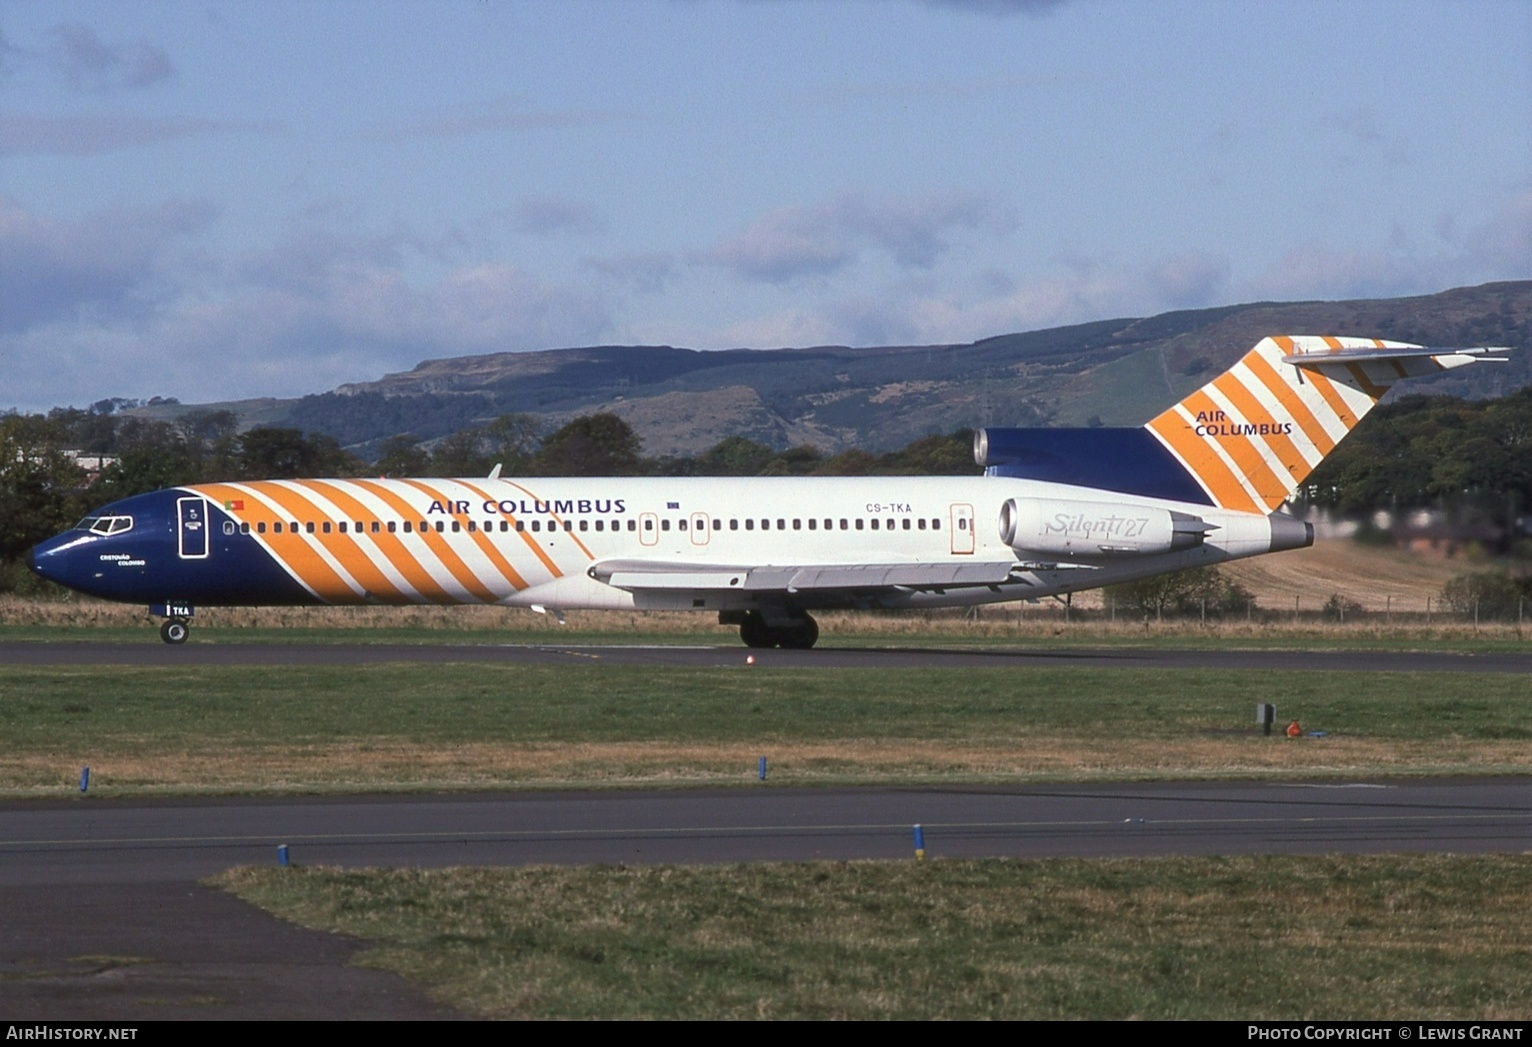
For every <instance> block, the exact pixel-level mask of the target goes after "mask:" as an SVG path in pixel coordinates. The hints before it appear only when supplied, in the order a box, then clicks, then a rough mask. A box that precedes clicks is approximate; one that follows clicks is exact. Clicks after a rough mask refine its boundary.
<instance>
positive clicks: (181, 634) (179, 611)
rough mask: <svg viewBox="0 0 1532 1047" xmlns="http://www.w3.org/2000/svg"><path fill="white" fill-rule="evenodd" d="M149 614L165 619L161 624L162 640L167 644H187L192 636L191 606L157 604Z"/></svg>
mask: <svg viewBox="0 0 1532 1047" xmlns="http://www.w3.org/2000/svg"><path fill="white" fill-rule="evenodd" d="M149 613H150V614H153V615H159V616H160V617H162V618H164V619H165V620H164V621H163V622H161V623H160V639H161V640H164V641H165V642H166V643H174V644H181V643H185V642H186V638H187V637H188V636H190V635H191V621H190V619H191V616H192V607H191V604H184V603H157V604H155V605H154V606H152V607H150V608H149Z"/></svg>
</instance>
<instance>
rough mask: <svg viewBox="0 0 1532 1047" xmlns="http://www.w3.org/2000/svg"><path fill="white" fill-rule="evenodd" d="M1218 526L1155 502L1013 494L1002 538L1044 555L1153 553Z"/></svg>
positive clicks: (1196, 540) (1191, 541)
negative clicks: (1155, 504)
mask: <svg viewBox="0 0 1532 1047" xmlns="http://www.w3.org/2000/svg"><path fill="white" fill-rule="evenodd" d="M1213 530H1217V525H1216V524H1210V523H1208V522H1207V521H1206V520H1203V519H1201V518H1200V517H1196V516H1192V515H1191V514H1189V513H1178V512H1176V511H1174V510H1172V509H1160V508H1156V507H1154V506H1142V505H1113V504H1110V503H1106V502H1078V501H1073V500H1067V499H1053V500H1043V499H1033V498H1027V499H1017V498H1009V499H1007V500H1006V502H1005V504H1004V505H1002V506H1001V507H1000V540H1001V541H1003V542H1005V544H1006V545H1009V546H1010V547H1011V548H1012V549H1015V550H1016V551H1017V552H1024V553H1035V554H1041V555H1045V556H1065V557H1068V556H1080V557H1091V558H1095V557H1101V556H1151V555H1154V554H1156V553H1171V552H1179V551H1180V550H1182V549H1192V548H1195V547H1197V546H1199V545H1201V544H1202V541H1203V538H1204V537H1205V536H1206V534H1207V533H1208V532H1209V531H1213Z"/></svg>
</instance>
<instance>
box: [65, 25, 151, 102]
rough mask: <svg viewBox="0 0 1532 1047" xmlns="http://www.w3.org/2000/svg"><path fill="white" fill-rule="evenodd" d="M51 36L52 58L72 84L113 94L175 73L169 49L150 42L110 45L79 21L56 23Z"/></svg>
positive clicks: (139, 87)
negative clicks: (166, 49) (166, 50)
mask: <svg viewBox="0 0 1532 1047" xmlns="http://www.w3.org/2000/svg"><path fill="white" fill-rule="evenodd" d="M48 35H49V38H50V41H51V44H50V47H49V58H50V59H51V60H52V62H53V65H54V68H55V69H56V70H57V71H58V73H59V75H60V76H62V77H63V79H64V81H65V82H66V83H68V84H69V85H70V86H71V87H76V88H82V89H87V90H94V91H102V92H106V93H109V94H113V93H116V92H119V91H137V90H141V89H142V88H145V87H150V86H152V85H154V84H157V83H159V82H160V81H162V80H168V79H169V78H170V77H171V76H172V75H173V73H174V70H173V69H172V68H171V64H170V56H169V55H168V54H166V53H165V50H164V49H163V48H160V47H155V46H154V45H153V44H150V43H148V42H147V41H143V40H139V41H136V42H134V43H131V44H117V45H113V44H108V43H106V42H104V41H103V40H102V39H101V38H100V37H98V36H97V35H96V33H95V31H94V30H92V29H91V28H89V27H88V26H84V25H80V24H79V23H77V22H70V23H66V24H64V25H60V26H55V27H54V28H53V30H52V31H51V32H50V33H49V34H48Z"/></svg>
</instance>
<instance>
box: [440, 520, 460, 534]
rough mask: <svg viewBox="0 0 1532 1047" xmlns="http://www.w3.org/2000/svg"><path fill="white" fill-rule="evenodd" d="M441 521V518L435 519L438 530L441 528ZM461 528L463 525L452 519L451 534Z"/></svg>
mask: <svg viewBox="0 0 1532 1047" xmlns="http://www.w3.org/2000/svg"><path fill="white" fill-rule="evenodd" d="M442 523H443V521H441V520H437V521H436V529H437V530H438V531H440V530H441V529H442ZM462 529H463V525H462V524H460V523H458V522H457V521H456V520H453V521H452V533H453V534H457V533H458V532H459V531H461V530H462Z"/></svg>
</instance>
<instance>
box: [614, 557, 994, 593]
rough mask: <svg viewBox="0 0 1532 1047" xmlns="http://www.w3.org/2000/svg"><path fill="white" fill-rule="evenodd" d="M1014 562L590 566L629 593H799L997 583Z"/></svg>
mask: <svg viewBox="0 0 1532 1047" xmlns="http://www.w3.org/2000/svg"><path fill="white" fill-rule="evenodd" d="M1017 566H1018V565H1017V564H1016V563H1015V562H1014V561H1010V560H1006V561H996V562H993V563H985V562H980V563H884V564H757V565H754V566H751V565H728V564H693V563H663V562H656V561H650V560H606V561H603V562H601V563H597V564H593V565H592V566H591V568H590V570H589V574H590V576H591V577H592V578H595V579H597V580H598V581H602V582H605V583H606V584H607V585H610V586H613V587H615V588H618V589H626V590H628V591H629V592H639V591H642V590H658V589H664V590H674V589H684V590H691V591H708V590H725V591H727V590H735V591H739V592H754V593H760V592H780V593H799V592H814V591H823V590H842V591H845V590H863V591H865V590H877V589H900V590H917V589H956V588H963V587H967V586H980V585H1000V584H1002V583H1004V582H1006V581H1008V580H1009V579H1010V577H1011V571H1012V570H1013V569H1014V568H1016V567H1017Z"/></svg>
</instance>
